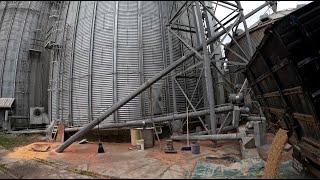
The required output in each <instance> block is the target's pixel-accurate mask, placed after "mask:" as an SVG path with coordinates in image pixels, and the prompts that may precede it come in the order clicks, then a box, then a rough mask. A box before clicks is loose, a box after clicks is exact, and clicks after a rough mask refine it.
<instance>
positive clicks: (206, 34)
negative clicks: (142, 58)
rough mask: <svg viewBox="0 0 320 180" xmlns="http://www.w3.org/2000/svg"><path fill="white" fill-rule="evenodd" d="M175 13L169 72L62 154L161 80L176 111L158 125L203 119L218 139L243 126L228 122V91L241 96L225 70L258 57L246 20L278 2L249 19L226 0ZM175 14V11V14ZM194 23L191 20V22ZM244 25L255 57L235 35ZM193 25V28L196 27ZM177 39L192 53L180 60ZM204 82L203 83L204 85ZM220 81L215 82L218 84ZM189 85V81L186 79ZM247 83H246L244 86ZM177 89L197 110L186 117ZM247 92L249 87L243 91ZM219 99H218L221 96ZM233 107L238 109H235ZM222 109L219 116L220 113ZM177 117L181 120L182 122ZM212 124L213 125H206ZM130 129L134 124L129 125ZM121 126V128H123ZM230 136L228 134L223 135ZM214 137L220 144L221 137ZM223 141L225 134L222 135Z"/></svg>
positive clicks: (180, 6) (181, 7)
mask: <svg viewBox="0 0 320 180" xmlns="http://www.w3.org/2000/svg"><path fill="white" fill-rule="evenodd" d="M171 3H172V6H171V7H172V9H171V10H170V16H169V19H168V21H167V22H168V23H167V24H166V28H167V29H166V30H167V34H168V44H169V53H170V54H169V58H170V65H169V66H167V67H166V68H165V69H164V70H162V71H161V72H159V73H158V74H156V75H155V76H154V77H153V78H151V79H149V80H148V81H146V82H145V83H143V84H142V85H141V86H140V87H139V88H137V89H136V90H135V91H134V92H132V93H130V94H129V95H128V96H126V97H124V98H123V99H122V100H120V101H118V102H116V103H114V104H113V105H112V106H111V107H110V108H108V109H107V110H106V111H105V112H103V113H102V114H101V115H100V117H98V118H97V119H94V120H93V121H91V122H90V123H89V124H87V125H86V126H85V127H83V128H78V129H77V130H79V131H78V132H77V133H75V134H74V135H73V136H71V137H70V138H69V139H68V140H66V141H65V142H64V143H63V144H62V145H60V146H59V147H58V148H57V149H56V152H59V153H61V152H63V151H64V149H66V148H67V147H68V146H70V145H71V144H72V143H73V142H74V141H76V140H77V139H79V138H80V137H81V136H83V135H85V134H86V133H87V132H89V131H90V130H91V129H94V128H95V127H96V125H98V124H99V123H101V122H102V121H103V120H104V119H106V118H107V117H108V116H110V115H111V114H113V113H114V112H116V111H117V110H118V109H119V108H121V107H122V106H123V105H125V104H126V103H128V102H129V101H130V100H132V99H133V98H135V97H136V96H138V95H139V94H141V93H142V92H143V91H145V90H147V89H148V88H150V87H151V86H152V85H153V84H154V83H156V82H157V81H159V80H160V79H161V78H167V79H171V86H172V96H173V99H172V102H173V106H174V107H173V108H174V112H173V114H172V115H169V116H165V117H164V118H161V117H160V118H155V119H157V121H156V122H158V123H159V122H162V121H171V122H172V123H178V124H179V125H178V127H180V128H181V124H183V122H182V120H181V118H182V119H183V118H185V117H186V116H189V117H191V116H192V117H197V118H198V120H199V121H200V122H201V124H202V126H203V128H204V129H205V132H204V133H209V134H211V135H212V136H214V137H216V134H219V133H222V132H224V131H222V129H224V128H226V129H234V128H237V123H236V125H235V126H233V125H234V124H233V125H231V126H226V125H227V123H226V122H227V119H228V117H229V116H230V114H231V111H230V110H231V109H232V108H230V104H226V102H225V99H224V97H225V92H228V93H238V92H237V90H236V89H235V86H234V85H233V84H232V83H231V82H230V81H228V79H227V78H226V77H225V73H224V69H225V67H227V66H231V65H232V66H240V67H241V66H245V65H246V64H247V63H248V61H249V59H250V57H251V56H252V54H253V48H252V47H251V40H250V36H249V32H248V28H247V24H246V19H247V18H249V17H251V16H252V15H254V14H255V13H256V12H258V11H259V10H261V9H263V8H264V7H266V6H272V5H273V4H274V1H266V2H265V3H264V4H263V5H261V6H259V7H257V8H256V9H255V10H253V11H251V12H250V13H248V14H246V15H244V13H243V9H242V6H241V3H240V1H235V2H226V1H223V2H221V1H213V2H212V1H176V2H171ZM218 8H226V9H229V10H231V11H232V12H231V13H229V14H227V15H226V16H225V17H223V18H220V19H219V18H217V16H216V14H215V12H216V11H217V9H218ZM172 12H175V13H172ZM190 17H193V18H191V19H193V20H194V22H193V23H189V24H188V25H186V24H183V19H189V18H190ZM189 20H190V19H189ZM241 23H242V24H243V27H244V31H245V35H246V39H247V44H248V45H249V47H250V54H246V53H245V52H244V50H243V49H242V48H241V47H240V45H239V44H238V42H237V41H236V40H235V39H234V38H233V36H232V33H233V32H235V31H236V30H237V28H238V26H239V24H241ZM192 24H193V26H192ZM173 37H174V38H177V39H179V41H181V42H182V44H183V46H184V48H185V49H186V51H184V54H183V56H182V57H180V58H179V59H177V60H174V59H173V54H172V52H173V45H172V38H173ZM226 37H229V38H230V39H231V41H234V43H235V44H236V45H237V46H238V47H239V48H240V50H241V51H242V52H243V53H244V55H245V56H244V57H243V56H241V55H239V54H238V53H236V52H234V51H233V50H231V49H230V48H228V47H227V45H226V44H224V43H223V42H224V40H225V38H226ZM221 47H224V48H227V49H228V50H229V51H230V52H231V53H234V54H235V55H236V56H237V57H238V58H239V59H240V60H241V63H239V62H231V61H227V60H226V58H225V57H224V55H223V53H222V51H221ZM190 59H193V60H194V61H193V62H194V63H193V65H190V66H188V67H186V65H185V62H186V61H187V60H190ZM179 66H183V67H184V68H182V69H183V70H182V71H179V72H177V71H175V69H176V68H177V67H179ZM190 71H195V72H197V75H196V76H192V77H190V76H188V75H187V73H188V72H190ZM180 78H183V79H188V78H196V79H197V81H196V86H195V88H194V89H193V90H192V91H191V92H186V84H181V81H180V82H179V81H178V79H180ZM201 79H202V81H201ZM213 79H214V80H213ZM182 82H184V83H185V82H186V81H182ZM244 83H245V82H244ZM176 89H179V90H180V91H181V92H182V94H183V96H184V97H185V99H186V102H187V107H188V108H187V109H191V110H192V111H193V112H191V113H190V112H189V114H188V112H187V113H185V114H177V107H176V97H175V96H176V94H175V92H176ZM199 89H203V91H204V92H203V97H201V98H199V102H198V103H197V104H192V102H193V98H194V95H195V92H196V91H199ZM241 90H243V88H241ZM214 96H216V97H217V98H215V97H214ZM200 101H204V107H205V108H204V109H205V110H204V111H206V113H199V112H200V111H201V112H203V109H202V110H200V109H199V108H198V107H199V104H200ZM231 106H232V105H231ZM224 107H228V108H230V110H229V111H226V112H224V113H225V116H224V117H223V116H222V117H223V118H222V119H223V121H222V122H221V123H220V128H217V123H218V122H217V115H218V114H217V113H219V114H221V112H220V111H219V110H218V109H219V108H224ZM217 110H218V112H217ZM205 114H209V116H208V117H207V118H206V119H207V121H206V120H204V119H202V118H201V117H200V115H205ZM175 117H180V118H176V119H175ZM146 123H152V124H153V125H154V121H152V117H151V119H147V120H140V121H135V122H134V124H135V125H144V124H146ZM206 123H207V124H208V125H209V126H208V127H207V126H206ZM127 124H128V127H129V126H130V125H129V124H130V123H127ZM119 125H120V124H119ZM111 126H112V127H113V128H114V127H118V126H117V124H114V125H110V126H106V128H110V127H111ZM124 126H126V125H125V124H123V123H122V124H121V127H124ZM220 135H222V136H223V135H224V134H220ZM208 137H209V138H208V139H211V140H217V139H216V138H210V137H211V136H208ZM219 137H220V136H219Z"/></svg>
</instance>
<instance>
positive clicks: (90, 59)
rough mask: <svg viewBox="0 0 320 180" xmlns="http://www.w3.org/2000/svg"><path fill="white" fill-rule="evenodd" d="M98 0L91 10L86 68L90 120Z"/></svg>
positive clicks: (89, 115) (90, 115)
mask: <svg viewBox="0 0 320 180" xmlns="http://www.w3.org/2000/svg"><path fill="white" fill-rule="evenodd" d="M98 3H99V1H94V6H93V12H92V16H93V18H92V26H91V35H90V52H89V53H90V55H89V68H88V74H89V76H88V119H89V122H91V121H92V59H93V42H94V31H95V24H96V15H97V7H98V5H97V4H98Z"/></svg>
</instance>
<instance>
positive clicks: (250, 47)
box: [236, 1, 253, 58]
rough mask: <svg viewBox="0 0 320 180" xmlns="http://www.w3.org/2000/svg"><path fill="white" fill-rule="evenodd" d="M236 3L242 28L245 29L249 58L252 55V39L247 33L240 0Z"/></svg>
mask: <svg viewBox="0 0 320 180" xmlns="http://www.w3.org/2000/svg"><path fill="white" fill-rule="evenodd" d="M236 3H237V6H238V8H239V9H240V17H241V21H242V23H243V27H244V30H245V33H246V39H247V44H248V48H249V53H250V58H251V56H252V55H253V47H252V41H251V38H250V35H249V30H248V27H247V22H246V18H245V17H244V15H243V9H242V6H241V3H240V1H236Z"/></svg>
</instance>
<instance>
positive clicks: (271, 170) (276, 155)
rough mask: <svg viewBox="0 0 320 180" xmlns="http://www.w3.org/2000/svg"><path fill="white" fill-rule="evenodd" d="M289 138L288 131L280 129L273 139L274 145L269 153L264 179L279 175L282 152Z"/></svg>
mask: <svg viewBox="0 0 320 180" xmlns="http://www.w3.org/2000/svg"><path fill="white" fill-rule="evenodd" d="M287 140H288V136H287V131H285V130H283V129H279V130H278V132H277V134H276V136H275V137H274V139H273V141H272V145H271V148H270V151H269V153H268V159H267V163H266V167H265V169H264V173H263V178H264V179H266V178H268V179H273V178H276V177H277V172H278V168H279V164H280V160H281V154H282V151H283V148H284V145H285V144H286V142H287Z"/></svg>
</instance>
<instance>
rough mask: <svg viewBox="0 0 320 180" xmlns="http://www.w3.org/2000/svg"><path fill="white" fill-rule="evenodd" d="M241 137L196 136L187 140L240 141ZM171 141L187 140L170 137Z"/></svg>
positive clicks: (230, 135)
mask: <svg viewBox="0 0 320 180" xmlns="http://www.w3.org/2000/svg"><path fill="white" fill-rule="evenodd" d="M241 137H242V135H241V134H240V133H231V134H213V135H198V136H189V140H199V141H205V140H214V141H219V140H240V139H241ZM171 139H172V140H176V141H181V140H187V137H186V136H171Z"/></svg>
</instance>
